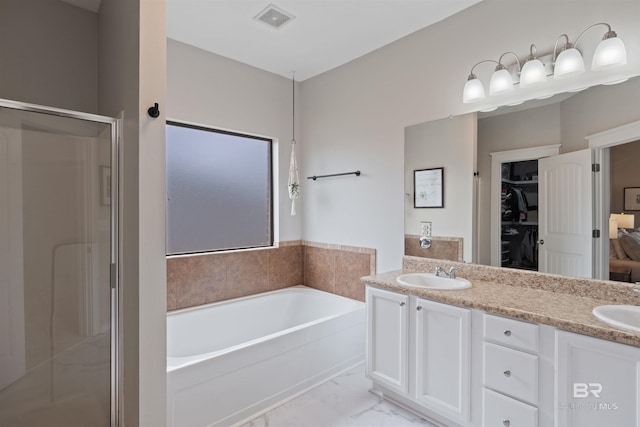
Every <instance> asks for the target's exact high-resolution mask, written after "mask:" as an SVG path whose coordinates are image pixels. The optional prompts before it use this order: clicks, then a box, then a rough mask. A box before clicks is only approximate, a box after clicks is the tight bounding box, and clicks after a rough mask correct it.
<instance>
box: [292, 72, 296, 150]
mask: <svg viewBox="0 0 640 427" xmlns="http://www.w3.org/2000/svg"><path fill="white" fill-rule="evenodd" d="M291 98H292V102H291V105H292V112H291V113H292V114H291V117H292V119H293V122H292V123H291V143H292V144H295V143H296V72H295V71H294V72H293V76H292V77H291Z"/></svg>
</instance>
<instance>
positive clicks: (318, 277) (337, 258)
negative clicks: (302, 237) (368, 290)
mask: <svg viewBox="0 0 640 427" xmlns="http://www.w3.org/2000/svg"><path fill="white" fill-rule="evenodd" d="M303 248H304V249H303V251H304V263H303V264H304V265H303V271H304V273H303V276H304V279H303V280H304V284H305V285H306V286H309V287H311V288H316V289H320V290H322V291H326V292H331V293H334V294H337V295H341V296H344V297H347V298H352V299H356V300H358V301H364V285H363V284H362V282H360V278H361V277H362V276H363V275H365V276H366V275H371V274H374V273H375V250H374V249H367V248H357V247H353V246H340V245H331V244H323V243H314V242H307V241H304V242H303Z"/></svg>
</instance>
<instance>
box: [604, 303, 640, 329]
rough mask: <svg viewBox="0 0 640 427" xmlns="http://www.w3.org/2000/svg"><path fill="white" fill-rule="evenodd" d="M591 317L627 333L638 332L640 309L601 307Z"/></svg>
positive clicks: (625, 306)
mask: <svg viewBox="0 0 640 427" xmlns="http://www.w3.org/2000/svg"><path fill="white" fill-rule="evenodd" d="M593 315H594V316H596V317H597V318H598V319H600V320H602V321H603V322H605V323H608V324H610V325H611V326H615V327H617V328H621V329H626V330H628V331H633V332H640V307H639V306H635V305H601V306H598V307H596V308H594V309H593Z"/></svg>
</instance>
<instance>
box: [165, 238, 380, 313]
mask: <svg viewBox="0 0 640 427" xmlns="http://www.w3.org/2000/svg"><path fill="white" fill-rule="evenodd" d="M370 274H375V250H374V249H366V248H354V247H349V246H338V245H329V244H323V243H314V242H303V241H299V240H298V241H290V242H280V245H279V247H278V248H265V249H254V250H246V251H235V252H225V253H209V254H196V255H180V256H171V257H167V309H168V310H177V309H181V308H186V307H192V306H197V305H203V304H208V303H212V302H217V301H223V300H227V299H231V298H237V297H242V296H247V295H253V294H258V293H261V292H267V291H273V290H276V289H281V288H286V287H289V286H295V285H303V284H304V285H306V286H309V287H312V288H316V289H320V290H324V291H327V292H332V293H335V294H338V295H342V296H346V297H349V298H353V299H358V300H361V301H364V286H363V285H362V284H361V283H360V277H362V276H367V275H370Z"/></svg>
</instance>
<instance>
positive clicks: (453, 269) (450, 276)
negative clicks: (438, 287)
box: [434, 265, 460, 279]
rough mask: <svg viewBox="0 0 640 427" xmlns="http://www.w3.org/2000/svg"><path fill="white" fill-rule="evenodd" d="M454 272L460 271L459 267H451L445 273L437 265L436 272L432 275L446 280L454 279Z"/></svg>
mask: <svg viewBox="0 0 640 427" xmlns="http://www.w3.org/2000/svg"><path fill="white" fill-rule="evenodd" d="M456 270H460V267H451V268H450V269H449V272H448V273H447V272H446V271H445V269H444V268H442V267H440V266H439V265H437V266H436V271H435V272H434V274H435V275H436V276H437V277H446V278H448V279H455V278H456Z"/></svg>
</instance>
